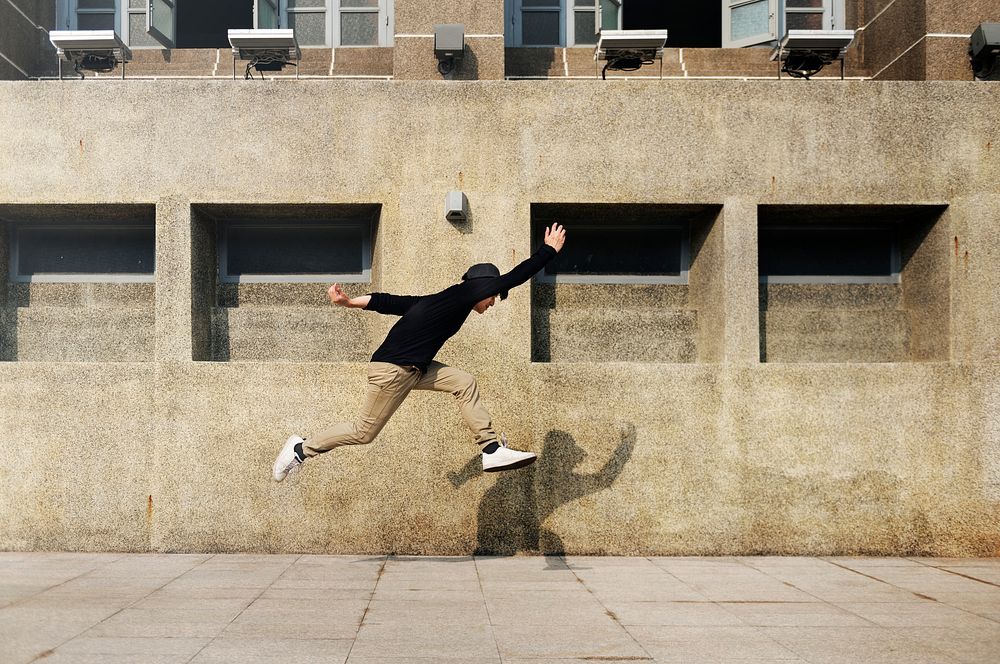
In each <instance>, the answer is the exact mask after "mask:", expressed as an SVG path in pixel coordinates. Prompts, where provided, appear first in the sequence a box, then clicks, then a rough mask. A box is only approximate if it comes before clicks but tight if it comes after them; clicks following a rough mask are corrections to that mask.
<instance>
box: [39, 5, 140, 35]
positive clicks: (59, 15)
mask: <svg viewBox="0 0 1000 664" xmlns="http://www.w3.org/2000/svg"><path fill="white" fill-rule="evenodd" d="M123 2H125V3H127V2H128V0H115V8H114V10H111V9H79V8H78V7H77V0H57V2H56V20H57V24H58V25H64V26H66V28H65V29H66V30H79V29H80V28H79V21H78V17H79V15H80V14H111V13H112V11H113V13H114V15H115V20H114V26H115V32H116V33H118V34H119V35H121V34H122V28H121V9H122V3H123Z"/></svg>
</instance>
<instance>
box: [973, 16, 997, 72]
mask: <svg viewBox="0 0 1000 664" xmlns="http://www.w3.org/2000/svg"><path fill="white" fill-rule="evenodd" d="M969 59H970V60H971V61H972V73H973V75H975V77H976V78H979V79H987V78H991V77H992V76H993V74H995V73H997V60H998V59H1000V23H982V24H980V25H979V27H978V28H976V31H975V32H973V33H972V36H971V37H970V38H969Z"/></svg>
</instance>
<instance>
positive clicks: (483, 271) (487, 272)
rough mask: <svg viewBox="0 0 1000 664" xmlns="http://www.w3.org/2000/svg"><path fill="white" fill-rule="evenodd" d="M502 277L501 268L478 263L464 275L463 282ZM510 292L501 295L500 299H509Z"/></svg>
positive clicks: (490, 264)
mask: <svg viewBox="0 0 1000 664" xmlns="http://www.w3.org/2000/svg"><path fill="white" fill-rule="evenodd" d="M499 276H500V268H498V267H497V266H496V265H494V264H493V263H476V264H475V265H473V266H472V267H470V268H469V269H468V270H466V272H465V274H463V275H462V281H469V280H471V279H495V278H497V277H499ZM507 294H508V291H503V292H502V293H500V294H499V295H500V299H501V300H506V299H507Z"/></svg>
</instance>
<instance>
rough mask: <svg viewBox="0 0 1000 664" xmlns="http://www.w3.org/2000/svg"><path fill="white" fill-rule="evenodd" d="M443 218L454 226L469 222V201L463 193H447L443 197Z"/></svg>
mask: <svg viewBox="0 0 1000 664" xmlns="http://www.w3.org/2000/svg"><path fill="white" fill-rule="evenodd" d="M444 218H445V219H447V220H448V221H450V222H452V223H456V224H460V223H464V222H466V221H468V220H469V199H468V198H466V197H465V192H462V191H449V192H448V194H447V195H446V196H445V197H444Z"/></svg>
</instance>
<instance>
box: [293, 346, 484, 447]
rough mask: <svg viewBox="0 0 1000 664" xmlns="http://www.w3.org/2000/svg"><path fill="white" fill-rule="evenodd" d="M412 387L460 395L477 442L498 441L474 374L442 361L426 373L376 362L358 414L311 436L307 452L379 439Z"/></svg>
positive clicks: (455, 395)
mask: <svg viewBox="0 0 1000 664" xmlns="http://www.w3.org/2000/svg"><path fill="white" fill-rule="evenodd" d="M410 390H437V391H438V392H450V393H451V395H452V396H454V397H455V398H456V399H458V407H459V410H460V411H461V413H462V417H463V418H464V419H465V423H466V424H467V425H468V426H469V429H470V430H471V431H472V433H473V435H475V437H476V443H477V444H478V445H479V446H480V447H485V446H486V445H489V444H490V443H492V442H494V441H496V439H497V434H496V432H495V431H494V430H493V424H492V422H491V421H490V414H489V413H488V412H486V408H485V407H483V404H482V402H481V401H480V400H479V386H478V385H476V379H475V377H474V376H473V375H472V374H470V373H468V372H466V371H462V370H461V369H455V368H453V367H449V366H446V365H444V364H441V363H440V362H431V364H430V366H429V367H428V368H427V373H425V374H421V373H420V370H419V369H417V368H416V367H401V366H399V365H396V364H390V363H388V362H372V363H371V364H370V365H369V366H368V393H367V394H366V395H365V403H364V406H362V408H361V414H360V415H359V416H358V418H357V419H356V420H354V421H353V422H341V423H340V424H334V425H333V426H331V427H329V428H327V429H323V430H322V431H320V432H318V433H316V434H313V435H312V436H309V437H308V438H306V442H305V443H304V444H303V445H302V450H303V452H305V455H306V456H307V457H312V456H316V455H317V454H322V453H323V452H329V451H330V450H332V449H333V448H335V447H340V446H341V445H367V444H368V443H370V442H372V441H373V440H375V437H376V436H377V435H378V434H379V432H380V431H382V427H384V426H385V423H386V422H388V421H389V418H390V417H392V414H393V413H394V412H396V409H397V408H399V405H400V404H401V403H403V400H404V399H406V395H408V394H409V393H410Z"/></svg>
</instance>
